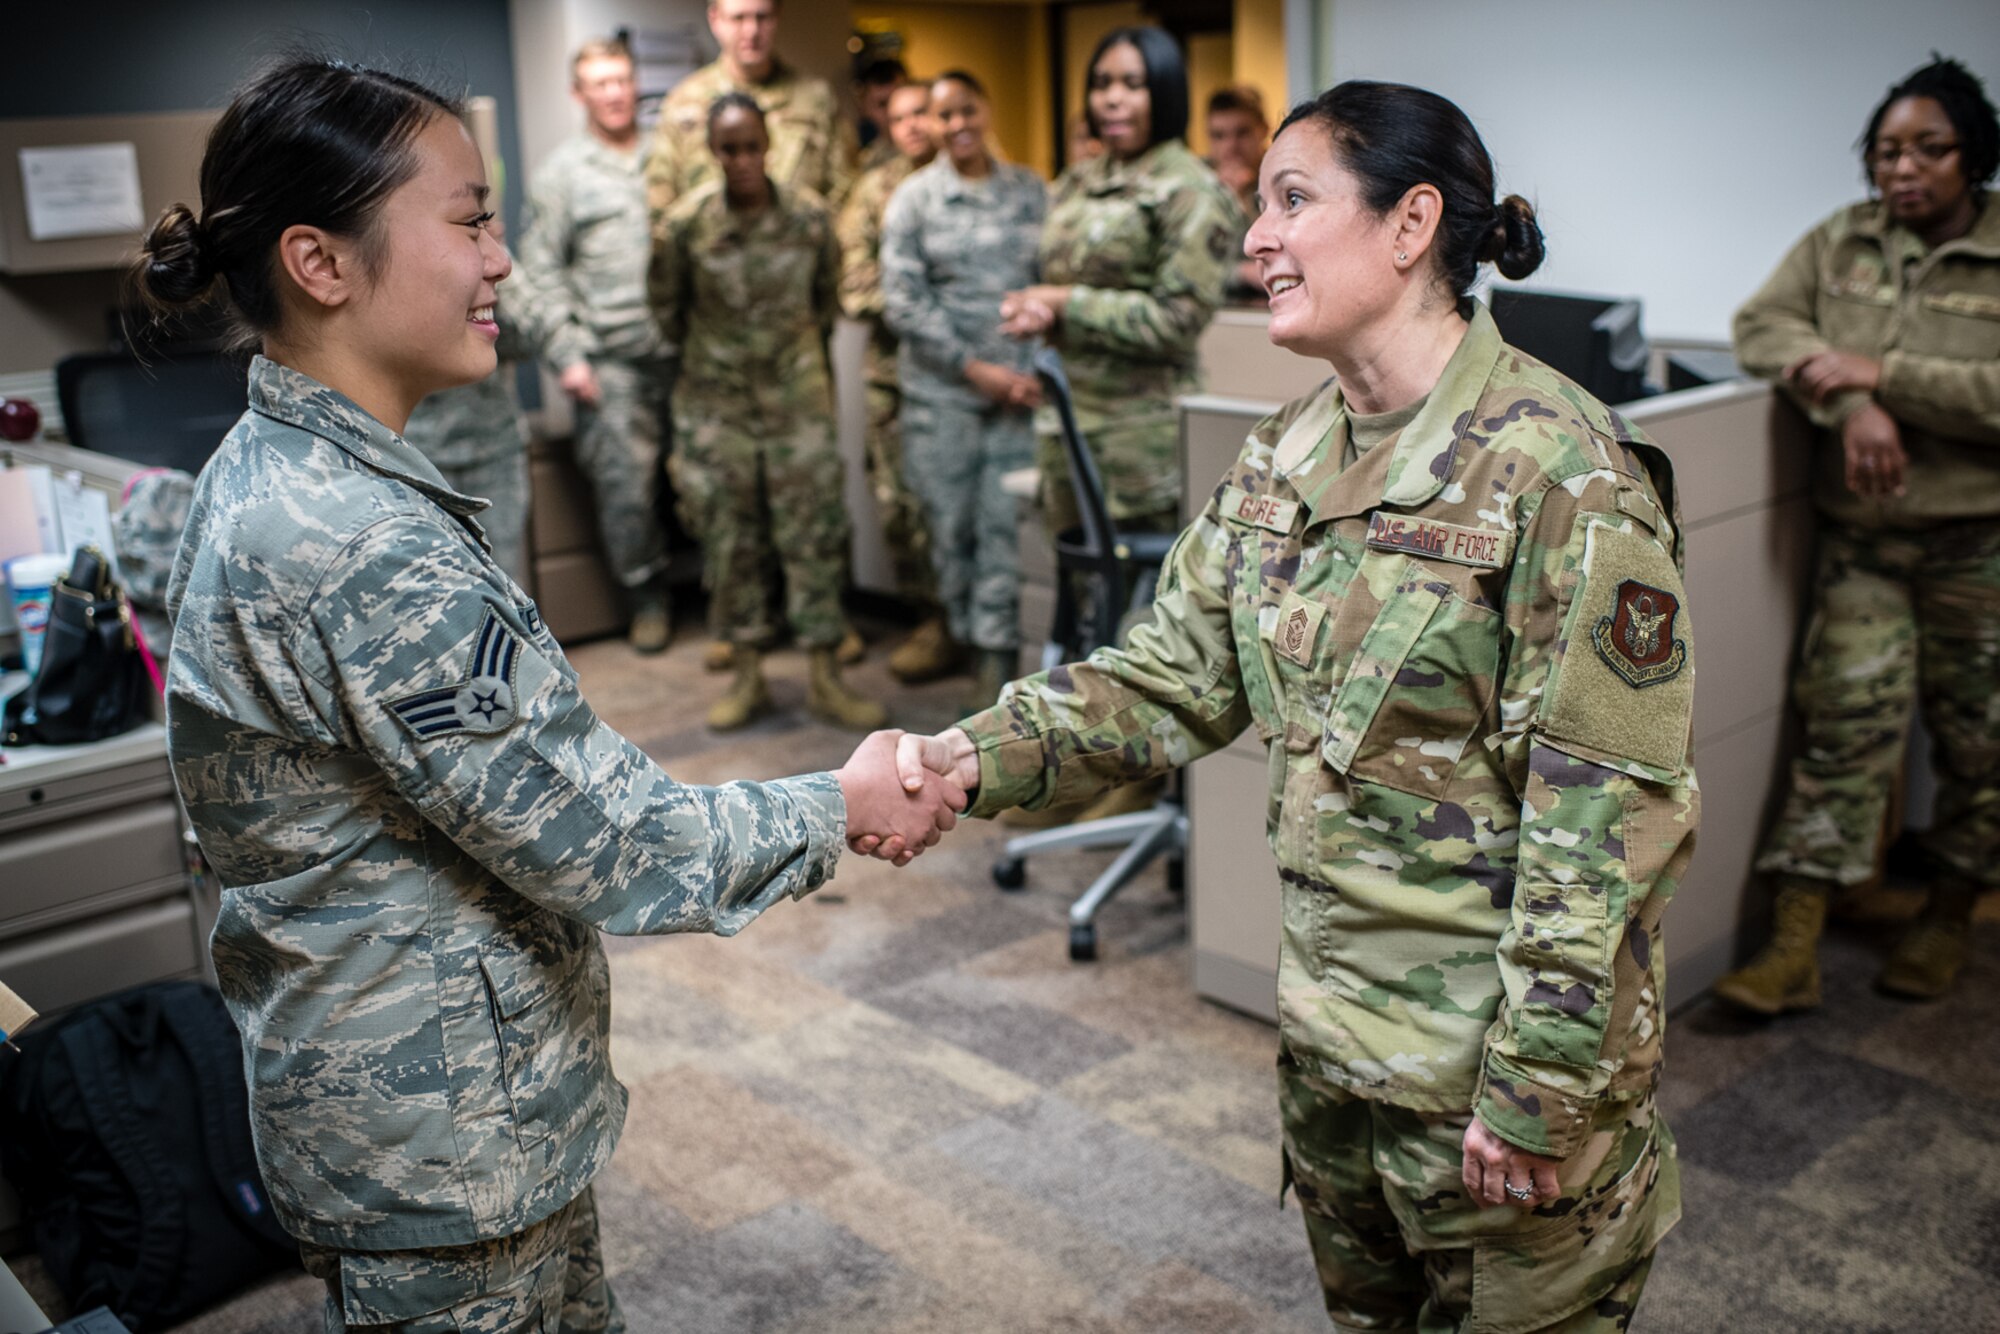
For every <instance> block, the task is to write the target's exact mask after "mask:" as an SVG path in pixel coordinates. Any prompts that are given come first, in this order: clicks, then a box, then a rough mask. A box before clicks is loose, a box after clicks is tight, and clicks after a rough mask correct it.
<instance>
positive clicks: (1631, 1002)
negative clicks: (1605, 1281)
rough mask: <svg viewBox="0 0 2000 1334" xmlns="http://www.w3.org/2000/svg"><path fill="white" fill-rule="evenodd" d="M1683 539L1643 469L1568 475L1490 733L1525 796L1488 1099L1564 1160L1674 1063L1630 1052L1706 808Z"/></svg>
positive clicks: (1651, 1014) (1656, 1001)
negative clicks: (1680, 551) (1641, 480)
mask: <svg viewBox="0 0 2000 1334" xmlns="http://www.w3.org/2000/svg"><path fill="white" fill-rule="evenodd" d="M1673 541H1674V539H1673V536H1672V534H1671V533H1670V532H1669V531H1668V530H1667V524H1666V521H1665V520H1664V518H1663V517H1662V516H1661V514H1660V511H1659V510H1658V508H1657V507H1656V506H1654V505H1653V504H1652V502H1651V500H1650V498H1649V497H1647V496H1646V495H1644V494H1643V492H1642V491H1640V490H1639V489H1638V488H1637V487H1636V486H1635V485H1634V484H1633V483H1632V481H1631V479H1629V478H1625V477H1622V476H1620V475H1618V474H1614V473H1608V472H1607V473H1597V474H1592V475H1590V476H1588V477H1586V478H1582V479H1578V480H1576V481H1574V482H1572V483H1571V484H1570V485H1569V486H1557V487H1554V488H1551V489H1550V490H1549V491H1548V492H1546V493H1544V496H1543V498H1542V502H1541V505H1540V507H1539V510H1538V512H1537V513H1536V515H1535V516H1534V517H1533V519H1532V520H1531V521H1530V522H1528V523H1527V524H1525V525H1524V538H1523V542H1524V544H1525V546H1526V551H1525V559H1524V560H1523V561H1521V562H1520V563H1518V564H1517V566H1516V569H1517V574H1516V576H1515V578H1514V580H1513V581H1512V585H1511V587H1510V594H1509V603H1508V606H1507V607H1506V609H1505V615H1506V622H1507V628H1508V644H1507V654H1508V659H1507V660H1508V663H1509V667H1508V671H1507V674H1506V676H1505V678H1504V680H1503V686H1502V696H1501V719H1502V732H1501V735H1500V737H1499V738H1498V739H1497V740H1496V741H1495V742H1493V743H1491V744H1495V745H1498V746H1500V747H1501V748H1502V749H1503V751H1504V755H1505V759H1506V764H1507V768H1508V770H1509V773H1510V776H1511V777H1512V780H1513V782H1514V785H1515V788H1516V790H1517V791H1519V792H1520V793H1521V794H1522V797H1521V825H1520V842H1519V848H1518V861H1517V865H1516V872H1515V884H1514V895H1513V902H1512V906H1511V909H1510V923H1509V925H1508V927H1507V928H1506V929H1505V931H1504V932H1503V934H1502V936H1501V939H1500V942H1499V946H1498V956H1499V964H1500V975H1501V981H1502V986H1503V992H1504V1003H1503V1005H1502V1009H1501V1013H1500V1017H1499V1019H1498V1020H1497V1021H1496V1022H1495V1024H1494V1025H1493V1027H1492V1029H1491V1030H1490V1032H1489V1034H1488V1037H1487V1042H1486V1050H1485V1053H1484V1057H1483V1068H1482V1073H1481V1078H1480V1084H1479V1091H1478V1094H1477V1096H1476V1101H1475V1109H1476V1112H1477V1115H1478V1116H1479V1119H1480V1120H1481V1121H1482V1122H1483V1123H1484V1124H1485V1125H1486V1126H1487V1128H1488V1129H1489V1130H1491V1131H1493V1132H1494V1133H1495V1134H1497V1135H1499V1136H1500V1137H1501V1138H1503V1139H1505V1140H1507V1141H1509V1142H1510V1143H1513V1144H1515V1145H1518V1146H1519V1147H1521V1148H1524V1149H1527V1150H1529V1151H1530V1152H1533V1153H1538V1154H1544V1155H1547V1156H1550V1157H1556V1158H1563V1157H1567V1156H1569V1155H1570V1154H1571V1153H1573V1152H1574V1151H1575V1150H1576V1149H1577V1148H1578V1147H1579V1146H1580V1145H1581V1143H1582V1140H1583V1137H1584V1135H1585V1133H1586V1131H1587V1130H1588V1127H1589V1125H1590V1123H1591V1113H1592V1110H1593V1109H1594V1107H1595V1106H1596V1104H1597V1102H1598V1101H1599V1100H1601V1099H1602V1098H1605V1097H1607V1096H1621V1095H1624V1094H1627V1093H1630V1092H1635V1091H1637V1090H1628V1089H1624V1088H1620V1087H1614V1086H1613V1076H1614V1072H1618V1071H1622V1070H1639V1071H1644V1072H1646V1077H1647V1078H1650V1077H1651V1072H1652V1071H1653V1070H1654V1069H1656V1068H1657V1062H1656V1061H1644V1060H1635V1059H1632V1058H1633V1057H1634V1056H1635V1055H1637V1054H1638V1053H1639V1052H1640V1051H1641V1050H1642V1049H1643V1048H1645V1047H1646V1046H1648V1045H1649V1044H1657V1043H1658V1041H1659V1039H1660V1030H1661V1028H1662V1025H1663V1016H1664V1011H1663V1009H1662V1004H1663V999H1664V998H1663V996H1662V995H1661V982H1662V977H1663V971H1662V968H1661V966H1660V963H1661V952H1660V948H1659V943H1658V942H1659V923H1660V917H1661V914H1662V912H1663V911H1664V909H1665V906H1666V902H1667V900H1668V899H1669V898H1670V897H1671V896H1672V894H1673V892H1674V889H1675V887H1676V886H1677V885H1678V883H1679V880H1680V877H1681V875H1682V874H1683V873H1684V871H1685V869H1686V866H1687V863H1688V860H1689V859H1690V858H1691V857H1692V855H1693V850H1694V830H1695V826H1696V824H1697V823H1698V820H1699V809H1700V798H1699V794H1698V791H1697V789H1696V788H1695V785H1694V775H1693V771H1692V767H1691V754H1690V746H1691V741H1690V721H1691V714H1692V706H1693V693H1694V669H1693V649H1694V636H1693V630H1692V626H1691V624H1690V623H1689V620H1688V616H1687V611H1686V607H1685V600H1684V597H1683V593H1682V584H1681V578H1680V572H1679V569H1678V562H1677V560H1676V558H1675V557H1674V555H1673V554H1671V548H1672V544H1673ZM1653 618H1658V619H1653ZM1649 635H1650V636H1651V637H1650V638H1648V636H1649ZM1635 646H1636V647H1635ZM1621 1056H1622V1057H1624V1058H1625V1059H1622V1060H1621V1059H1620V1058H1621Z"/></svg>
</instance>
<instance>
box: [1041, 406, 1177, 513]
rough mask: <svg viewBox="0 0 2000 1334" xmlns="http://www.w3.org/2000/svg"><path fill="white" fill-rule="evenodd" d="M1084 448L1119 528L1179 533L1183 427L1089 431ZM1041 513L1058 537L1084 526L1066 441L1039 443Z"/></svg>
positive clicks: (1168, 423) (1126, 425)
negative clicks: (1065, 445) (1095, 463)
mask: <svg viewBox="0 0 2000 1334" xmlns="http://www.w3.org/2000/svg"><path fill="white" fill-rule="evenodd" d="M1085 434H1086V437H1087V441H1086V443H1087V444H1088V445H1089V447H1090V453H1091V457H1092V458H1093V459H1095V460H1096V462H1097V471H1098V474H1099V476H1100V477H1101V478H1102V479H1103V481H1104V504H1105V508H1106V509H1107V510H1109V511H1110V512H1111V517H1112V519H1114V520H1115V521H1116V522H1117V523H1118V524H1119V526H1120V527H1123V528H1125V529H1127V530H1129V531H1131V532H1135V533H1173V532H1179V531H1180V529H1181V527H1182V524H1181V465H1180V458H1179V450H1180V426H1179V424H1178V422H1177V421H1176V420H1175V419H1174V418H1173V417H1172V416H1167V417H1164V418H1155V417H1150V416H1149V417H1140V418H1137V419H1135V420H1131V421H1119V422H1113V423H1108V424H1103V425H1099V426H1097V427H1096V428H1095V429H1092V428H1091V427H1089V426H1088V425H1086V426H1085ZM1035 461H1036V463H1037V464H1038V465H1039V466H1040V468H1041V471H1042V510H1043V514H1044V516H1045V518H1046V519H1047V522H1048V528H1049V535H1050V536H1051V537H1054V536H1056V535H1058V534H1060V533H1062V532H1064V531H1066V530H1068V529H1071V528H1074V527H1076V526H1077V525H1078V524H1080V523H1081V522H1082V518H1081V517H1080V515H1079V513H1078V510H1077V504H1076V490H1075V488H1074V486H1073V485H1072V484H1071V482H1070V472H1069V456H1068V455H1067V454H1066V453H1064V451H1063V443H1062V438H1061V437H1060V436H1057V435H1051V434H1043V435H1041V436H1040V437H1039V438H1038V441H1037V449H1036V459H1035Z"/></svg>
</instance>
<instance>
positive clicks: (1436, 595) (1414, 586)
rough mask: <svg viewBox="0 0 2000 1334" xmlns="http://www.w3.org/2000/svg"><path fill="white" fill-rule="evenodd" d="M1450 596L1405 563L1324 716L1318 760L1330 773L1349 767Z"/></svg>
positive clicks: (1444, 588) (1418, 567)
mask: <svg viewBox="0 0 2000 1334" xmlns="http://www.w3.org/2000/svg"><path fill="white" fill-rule="evenodd" d="M1450 593H1451V590H1450V589H1449V588H1448V587H1447V586H1446V585H1444V584H1441V583H1438V582H1436V581H1435V580H1433V579H1431V578H1430V577H1429V575H1428V574H1427V573H1426V571H1425V570H1424V568H1423V566H1421V565H1419V564H1418V563H1417V562H1416V561H1413V560H1409V559H1405V560H1404V562H1403V571H1402V576H1401V578H1400V580H1399V581H1398V583H1397V585H1396V590H1395V592H1394V593H1393V594H1392V595H1391V596H1390V597H1389V599H1388V600H1387V601H1386V602H1384V603H1383V604H1382V609H1381V610H1380V611H1378V612H1377V613H1375V620H1374V622H1373V623H1372V624H1370V625H1369V627H1368V633H1367V634H1365V635H1363V636H1362V637H1361V647H1360V649H1359V650H1357V651H1356V653H1355V655H1354V661H1353V662H1352V663H1351V664H1350V665H1349V666H1348V669H1347V675H1346V676H1345V677H1344V678H1343V679H1342V681H1341V683H1340V689H1339V691H1338V692H1337V693H1336V694H1335V695H1334V697H1333V704H1332V706H1331V707H1330V708H1329V709H1328V710H1327V715H1326V736H1325V739H1324V740H1322V741H1321V742H1320V757H1321V758H1322V759H1324V760H1325V761H1326V763H1327V765H1328V766H1329V767H1331V768H1332V769H1333V771H1334V772H1335V773H1342V774H1344V773H1346V772H1347V770H1348V767H1349V766H1350V765H1352V764H1353V763H1354V755H1355V752H1356V751H1357V750H1359V749H1360V747H1361V740H1362V738H1363V737H1365V736H1367V735H1368V728H1369V725H1370V724H1372V723H1373V722H1374V721H1375V715H1376V713H1377V712H1378V711H1380V709H1381V707H1382V701H1383V700H1385V699H1387V698H1388V697H1389V692H1390V691H1391V690H1393V689H1395V687H1396V674H1397V673H1398V672H1399V671H1401V670H1402V667H1403V660H1404V659H1406V658H1408V657H1409V656H1410V650H1411V649H1412V648H1414V647H1415V646H1416V643H1417V640H1418V639H1419V638H1420V637H1421V636H1422V635H1423V633H1424V629H1425V627H1427V626H1428V625H1429V624H1430V623H1431V618H1432V617H1434V616H1436V615H1437V610H1438V608H1439V607H1441V606H1443V605H1444V600H1445V598H1446V597H1448V596H1449V595H1450Z"/></svg>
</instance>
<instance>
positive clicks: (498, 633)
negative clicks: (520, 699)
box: [389, 607, 521, 741]
mask: <svg viewBox="0 0 2000 1334" xmlns="http://www.w3.org/2000/svg"><path fill="white" fill-rule="evenodd" d="M520 653H521V644H520V641H519V640H518V639H516V638H515V637H514V632H513V631H512V630H509V629H508V628H507V623H506V622H505V621H502V620H501V619H500V614H499V613H498V612H496V611H494V610H493V609H492V608H490V607H489V608H487V611H486V618H485V619H484V620H482V621H481V622H480V623H479V635H478V637H477V638H476V639H475V640H474V641H473V645H472V658H471V660H470V661H469V662H467V663H466V668H465V676H464V677H463V678H462V679H461V680H460V681H459V682H458V683H457V684H456V685H447V686H438V687H437V688H435V689H432V690H419V691H418V692H417V693H416V694H414V695H405V696H404V697H403V698H402V699H399V700H396V701H395V702H394V703H392V704H390V705H389V711H390V712H391V713H393V714H395V715H396V718H397V720H398V721H399V722H401V723H402V724H403V726H404V727H407V728H408V729H409V730H410V731H411V733H413V734H414V735H416V736H418V737H421V738H423V739H424V740H426V741H430V740H435V739H436V738H438V737H443V736H451V735H453V734H454V733H458V732H504V731H506V730H507V729H508V728H509V727H512V726H513V725H514V720H515V718H516V717H518V711H517V708H516V705H517V701H516V700H515V698H514V668H515V666H516V664H517V662H518V660H519V658H520Z"/></svg>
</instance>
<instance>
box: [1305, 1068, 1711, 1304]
mask: <svg viewBox="0 0 2000 1334" xmlns="http://www.w3.org/2000/svg"><path fill="white" fill-rule="evenodd" d="M1278 1105H1279V1110H1280V1113H1281V1116H1282V1119H1283V1123H1284V1136H1285V1175H1286V1180H1287V1181H1288V1182H1289V1184H1290V1185H1291V1188H1292V1189H1293V1191H1294V1192H1296V1194H1297V1195H1298V1201H1299V1211H1300V1213H1302V1214H1303V1215H1304V1216H1305V1224H1306V1236H1307V1239H1308V1240H1309V1241H1310V1243H1311V1245H1312V1253H1313V1262H1314V1264H1315V1265H1316V1266H1317V1267H1318V1269H1319V1275H1320V1286H1321V1288H1322V1290H1323V1291H1324V1292H1325V1294H1326V1309H1327V1314H1328V1315H1330V1316H1331V1317H1332V1318H1333V1322H1334V1324H1335V1325H1336V1326H1337V1327H1339V1328H1341V1329H1352V1330H1419V1329H1420V1330H1425V1331H1445V1330H1465V1331H1474V1330H1482V1331H1483V1330H1521V1331H1527V1330H1534V1331H1543V1332H1546V1331H1558V1332H1559V1334H1614V1331H1623V1330H1625V1329H1627V1328H1628V1327H1629V1326H1630V1324H1631V1320H1632V1315H1633V1312H1634V1311H1636V1310H1637V1309H1638V1305H1639V1294H1640V1292H1641V1290H1642V1289H1643V1288H1644V1287H1645V1284H1646V1275H1647V1272H1648V1271H1649V1270H1650V1269H1651V1268H1652V1260H1653V1250H1654V1247H1656V1246H1657V1245H1658V1244H1659V1240H1660V1238H1661V1237H1663V1236H1665V1235H1666V1233H1667V1231H1668V1230H1669V1229H1670V1228H1672V1227H1673V1225H1674V1224H1675V1223H1676V1222H1677V1221H1679V1218H1680V1164H1679V1161H1678V1159H1677V1158H1676V1156H1675V1152H1674V1137H1673V1135H1672V1134H1671V1133H1670V1132H1669V1131H1668V1130H1667V1126H1666V1122H1664V1121H1662V1120H1660V1119H1659V1117H1658V1116H1657V1115H1656V1114H1655V1112H1654V1108H1653V1097H1652V1094H1650V1093H1645V1094H1641V1095H1639V1096H1637V1097H1633V1098H1619V1099H1607V1100H1605V1101H1604V1102H1601V1103H1600V1104H1599V1105H1598V1106H1597V1107H1596V1108H1595V1109H1594V1110H1593V1112H1592V1114H1591V1118H1590V1126H1589V1129H1588V1131H1587V1132H1586V1133H1585V1135H1584V1137H1583V1139H1582V1140H1581V1142H1580V1143H1579V1145H1578V1147H1577V1149H1576V1151H1575V1152H1574V1153H1572V1154H1571V1155H1570V1156H1569V1158H1568V1159H1567V1160H1565V1161H1564V1163H1563V1164H1562V1166H1561V1167H1560V1168H1559V1169H1558V1171H1557V1179H1558V1180H1559V1181H1560V1182H1561V1185H1562V1194H1561V1195H1560V1196H1558V1197H1557V1198H1556V1199H1555V1200H1554V1201H1553V1202H1551V1203H1548V1204H1543V1205H1539V1206H1537V1207H1536V1208H1534V1209H1532V1210H1522V1209H1514V1208H1490V1207H1487V1206H1484V1205H1482V1204H1479V1203H1478V1202H1476V1201H1474V1200H1473V1199H1471V1198H1470V1197H1469V1196H1468V1195H1467V1193H1466V1190H1465V1185H1464V1182H1463V1180H1462V1179H1461V1176H1460V1172H1461V1170H1462V1167H1463V1162H1464V1157H1463V1149H1462V1146H1463V1144H1464V1142H1465V1132H1466V1128H1467V1126H1468V1125H1470V1123H1471V1120H1472V1118H1471V1116H1470V1114H1468V1113H1466V1112H1442V1113H1439V1112H1432V1113H1425V1112H1414V1111H1410V1110H1409V1109H1407V1108H1403V1107H1397V1106H1394V1105H1391V1104H1387V1103H1382V1102H1377V1101H1375V1100H1373V1099H1370V1098H1364V1097H1360V1096H1358V1095H1356V1094H1354V1093H1351V1092H1348V1091H1347V1090H1345V1089H1342V1088H1340V1087H1339V1086H1337V1085H1334V1084H1330V1083H1328V1082H1327V1081H1325V1080H1323V1079H1318V1078H1315V1077H1314V1076H1312V1075H1310V1074H1308V1073H1306V1071H1305V1070H1304V1069H1303V1068H1302V1067H1301V1066H1300V1064H1299V1062H1298V1061H1296V1060H1295V1059H1293V1058H1292V1056H1291V1055H1290V1053H1289V1052H1286V1051H1284V1050H1282V1049H1281V1050H1280V1052H1279V1055H1278Z"/></svg>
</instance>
